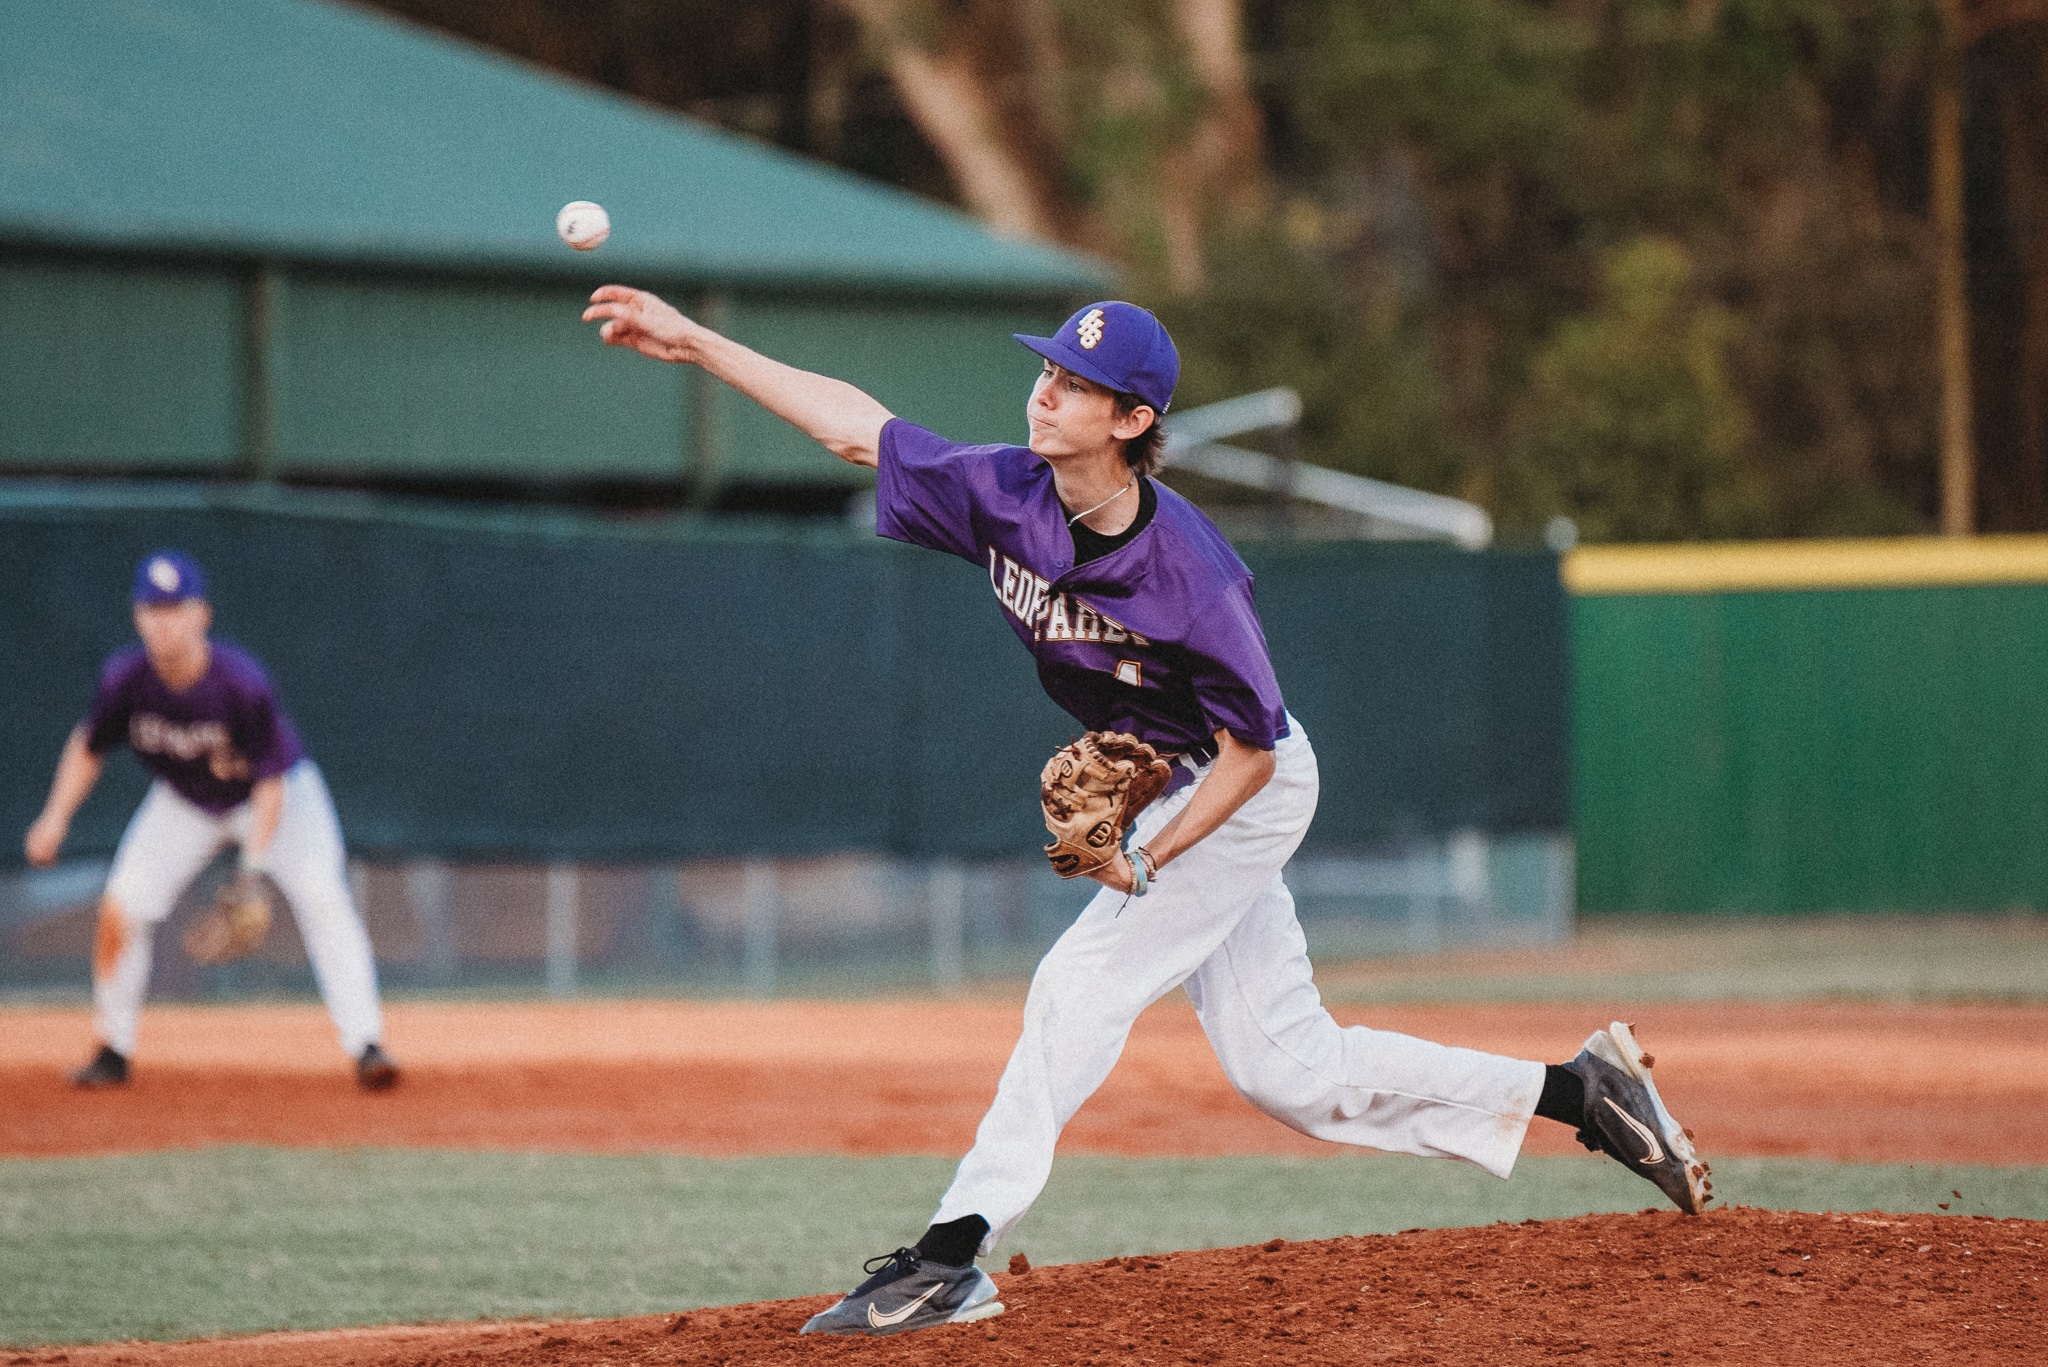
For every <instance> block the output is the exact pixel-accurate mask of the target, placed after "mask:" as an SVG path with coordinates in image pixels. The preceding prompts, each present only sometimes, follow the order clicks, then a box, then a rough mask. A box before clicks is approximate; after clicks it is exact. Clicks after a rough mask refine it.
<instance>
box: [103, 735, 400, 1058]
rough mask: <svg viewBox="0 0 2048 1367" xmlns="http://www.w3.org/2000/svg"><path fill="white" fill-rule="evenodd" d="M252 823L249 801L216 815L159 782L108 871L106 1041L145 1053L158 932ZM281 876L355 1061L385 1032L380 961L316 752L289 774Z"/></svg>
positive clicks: (274, 869)
mask: <svg viewBox="0 0 2048 1367" xmlns="http://www.w3.org/2000/svg"><path fill="white" fill-rule="evenodd" d="M249 821H250V812H249V804H248V803H246V802H245V803H243V804H242V805H241V806H239V807H236V808H234V809H233V810H232V811H228V812H224V813H222V814H220V815H218V816H216V815H215V814H214V813H212V812H209V811H207V810H206V809H205V808H203V807H199V806H195V805H194V804H193V803H191V802H189V801H187V800H186V799H185V798H183V797H181V796H179V794H178V792H177V790H175V789H174V788H172V787H171V786H170V785H169V784H167V783H164V782H162V781H161V780H159V781H157V782H155V783H152V784H151V785H150V786H149V795H148V796H147V797H145V798H143V800H142V805H141V806H140V807H137V808H136V809H135V815H134V816H133V817H131V818H130V819H129V821H128V829H127V830H126V831H125V832H123V833H122V836H121V844H120V848H119V849H117V850H116V851H115V853H114V866H113V869H112V870H111V871H110V872H109V873H108V875H107V891H106V901H107V902H109V903H111V904H112V906H111V908H108V907H106V906H102V908H101V912H100V914H101V916H102V918H104V917H106V916H107V915H108V913H109V910H111V911H112V912H113V913H114V915H115V916H116V917H117V918H118V924H117V926H116V927H115V928H114V929H113V930H111V931H110V930H109V928H107V927H105V926H103V927H102V929H101V940H100V946H101V952H100V953H99V954H97V955H96V956H95V958H94V962H93V982H92V1004H93V1028H94V1029H95V1031H97V1032H98V1035H99V1038H100V1042H101V1043H103V1044H107V1045H110V1046H112V1047H113V1048H114V1049H115V1050H117V1051H118V1052H120V1053H122V1054H125V1055H129V1056H131V1057H132V1056H133V1055H134V1053H135V1031H136V1021H137V1018H138V1017H139V1016H140V1015H141V1014H142V998H143V994H144V993H145V992H147V991H148V988H149V967H150V959H151V941H152V940H153V939H154V938H155V932H156V927H157V926H158V925H159V924H160V923H161V922H162V921H163V919H164V918H165V917H166V916H169V915H170V914H171V909H172V907H174V906H175V905H176V904H177V901H178V897H179V895H180V894H182V893H183V892H184V891H185V888H186V886H187V885H188V884H190V883H191V881H192V880H193V879H194V878H195V877H197V876H198V874H199V871H200V870H201V869H203V868H205V867H206V865H207V864H208V863H209V862H210V861H211V860H212V859H213V857H214V856H215V855H216V854H218V853H220V851H221V848H222V847H223V846H225V845H228V844H230V843H239V842H240V841H241V840H242V838H243V837H244V836H245V835H246V834H247V833H248V829H249ZM270 876H271V877H272V878H274V879H275V880H276V881H277V885H278V887H279V889H280V890H282V891H283V893H284V895H285V900H286V901H287V902H289V903H290V904H291V909H292V916H293V918H294V919H295V920H296V921H297V922H298V923H299V937H300V938H301V939H302V940H304V941H305V944H306V957H307V958H308V959H310V960H311V961H312V964H313V979H314V981H315V982H317V983H318V984H319V985H320V996H321V998H322V999H323V1000H325V1001H326V1003H327V1012H328V1014H329V1015H330V1016H332V1017H333V1018H334V1028H335V1030H336V1031H337V1032H338V1033H339V1034H340V1036H341V1047H342V1049H343V1050H344V1051H345V1052H346V1053H347V1054H348V1055H349V1057H351V1058H354V1057H356V1056H357V1055H359V1054H361V1053H362V1052H363V1048H364V1046H365V1045H369V1044H374V1043H377V1042H379V1041H380V1040H381V1039H382V1038H383V1034H384V1020H383V1013H382V1011H381V1009H380V1008H379V1006H378V1002H377V966H376V962H375V960H373V959H372V958H371V955H370V937H369V935H368V934H367V933H366V932H365V931H364V930H363V922H362V918H361V917H359V916H358V915H357V914H356V904H355V899H354V898H353V897H352V896H350V895H349V890H348V863H347V856H346V855H345V854H344V853H343V850H342V843H341V823H340V822H339V821H338V820H337V819H336V818H335V815H334V800H333V799H332V798H331V797H329V796H328V794H327V783H326V781H325V780H324V779H322V778H321V777H320V769H319V766H318V765H316V764H314V763H313V761H311V760H309V759H307V760H300V761H299V762H298V763H297V764H295V765H293V766H292V767H291V769H290V770H289V771H287V772H286V774H285V776H284V809H283V811H282V813H281V814H280V815H279V817H278V822H277V834H276V835H275V836H274V837H273V838H272V840H271V843H270ZM108 951H111V952H108Z"/></svg>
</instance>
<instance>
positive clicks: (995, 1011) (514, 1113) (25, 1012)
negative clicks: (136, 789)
mask: <svg viewBox="0 0 2048 1367" xmlns="http://www.w3.org/2000/svg"><path fill="white" fill-rule="evenodd" d="M1334 1012H1335V1014H1336V1015H1337V1017H1338V1018H1339V1019H1340V1020H1342V1021H1344V1022H1345V1023H1347V1024H1365V1025H1371V1026H1374V1027H1376V1028H1379V1029H1387V1030H1399V1031H1403V1032H1406V1033H1409V1034H1415V1035H1421V1036H1423V1037H1425V1038H1429V1039H1437V1040H1442V1041H1444V1042H1445V1043H1450V1044H1462V1045H1468V1046H1471V1047H1474V1048H1479V1049H1487V1050H1492V1051H1495V1052H1498V1053H1505V1054H1511V1055H1515V1056H1518V1057H1522V1058H1532V1059H1542V1060H1557V1059H1563V1058H1568V1057H1570V1056H1571V1054H1572V1053H1573V1052H1574V1051H1575V1050H1576V1049H1577V1048H1578V1046H1579V1044H1580V1042H1581V1041H1582V1040H1583V1039H1584V1038H1585V1036H1586V1035H1587V1033H1588V1032H1589V1031H1590V1030H1592V1029H1594V1028H1597V1027H1598V1026H1600V1025H1603V1024H1605V1023H1606V1020H1607V1019H1608V1015H1609V1013H1608V1012H1604V1011H1598V1010H1594V1009H1592V1008H1589V1007H1585V1006H1569V1005H1535V1006H1529V1005H1522V1006H1462V1007H1429V1006H1400V1007H1358V1006H1338V1007H1335V1008H1334ZM1614 1014H1618V1015H1621V1016H1622V1017H1623V1018H1624V1019H1630V1020H1634V1021H1636V1022H1637V1023H1638V1025H1639V1035H1640V1037H1641V1038H1642V1039H1643V1040H1644V1041H1645V1043H1646V1045H1647V1047H1648V1048H1649V1049H1650V1050H1651V1051H1652V1053H1653V1054H1654V1055H1655V1056H1656V1058H1657V1060H1658V1064H1657V1079H1658V1086H1659V1088H1660V1090H1661V1091H1662V1092H1663V1094H1664V1096H1665V1099H1666V1100H1667V1101H1668V1102H1669V1103H1670V1105H1671V1107H1672V1109H1673V1111H1674V1112H1675V1113H1676V1114H1677V1115H1679V1116H1680V1117H1681V1118H1682V1119H1683V1120H1684V1121H1685V1123H1686V1124H1687V1125H1688V1126H1689V1127H1691V1128H1692V1129H1693V1130H1694V1131H1695V1132H1696V1133H1697V1135H1698V1136H1699V1140H1700V1144H1701V1148H1702V1151H1703V1152H1704V1153H1705V1154H1706V1155H1707V1156H1708V1158H1709V1159H1710V1160H1711V1159H1712V1158H1714V1157H1718V1156H1735V1155H1747V1156H1801V1157H1811V1158H1824V1159H1832V1160H1837V1161H1846V1162H1954V1163H1980V1164H2006V1165H2048V1126H2044V1125H2042V1124H2041V1123H2040V1118H2041V1117H2042V1116H2043V1115H2048V1007H2042V1006H1918V1007H1894V1006H1884V1005H1873V1004H1868V1003H1853V1002H1844V1003H1813V1004H1803V1005H1768V1004H1756V1003H1741V1004H1718V1005H1717V1004H1703V1003H1684V1004H1668V1005H1658V1006H1643V1007H1641V1008H1637V1009H1629V1008H1617V1009H1616V1010H1615V1012H1614ZM1020 1015H1021V1005H1020V1003H1019V1002H1017V1001H1009V1002H995V1003H950V1002H935V1001H931V1000H921V1001H862V1002H822V1003H820V1002H813V1003H804V1002H786V1001H785V1002H755V1003H731V1002H720V1003H693V1002H649V1001H615V1002H599V1001H592V1002H579V1003H546V1004H536V1003H495V1002H493V1003H464V1002H413V1003H401V1004H399V1005H396V1006H394V1007H393V1008H391V1010H390V1012H389V1024H390V1029H389V1036H388V1038H389V1042H390V1044H391V1047H392V1050H393V1052H394V1053H396V1054H397V1056H398V1057H399V1059H400V1060H401V1062H403V1063H404V1064H405V1066H406V1069H407V1074H406V1079H405V1081H404V1083H403V1084H402V1085H401V1086H400V1087H399V1088H398V1090H397V1091H396V1092H394V1093H390V1094H388V1095H382V1096H366V1095H364V1094H362V1093H360V1092H358V1091H357V1090H356V1089H355V1088H354V1087H353V1086H351V1085H350V1084H349V1073H348V1068H347V1063H346V1061H345V1060H344V1059H343V1058H342V1057H341V1054H340V1051H339V1050H338V1049H337V1048H336V1047H335V1045H334V1042H333V1035H332V1031H331V1028H330V1027H329V1025H328V1024H327V1021H326V1018H325V1016H324V1014H323V1013H322V1012H321V1011H320V1009H319V1008H318V1007H316V1006H308V1005H269V1006H235V1007H201V1006H184V1005H166V1006H162V1007H155V1008H151V1009H150V1010H149V1011H148V1012H147V1013H145V1015H144V1018H143V1037H142V1047H141V1049H140V1050H139V1051H138V1058H137V1060H136V1071H135V1078H136V1080H135V1083H134V1085H133V1086H131V1087H129V1088H127V1089H124V1090H120V1091H114V1092H106V1093H80V1092H77V1091H74V1090H73V1089H71V1088H69V1087H67V1086H65V1085H64V1083H63V1073H64V1070H65V1069H66V1068H69V1067H75V1066H76V1065H77V1064H78V1063H80V1062H82V1061H83V1060H84V1059H85V1057H86V1056H87V1054H88V1053H89V1052H90V1041H91V1023H90V1020H89V1018H88V1016H87V1014H86V1013H85V1012H84V1011H81V1010H75V1009H64V1010H55V1009H14V1010H8V1011H4V1012H0V1029H4V1040H5V1042H4V1045H0V1155H7V1156H52V1157H54V1156H62V1155H73V1154H103V1153H136V1152H150V1151H158V1150H164V1149H183V1148H196V1147H200V1146H204V1145H208V1144H276V1145H284V1146H296V1147H307V1148H313V1147H330V1146H334V1147H345V1146H355V1145H369V1146H390V1147H445V1148H472V1149H517V1150H544V1151H552V1152H568V1153H649V1152H669V1153H689V1154H701V1155H712V1156H716V1155H750V1154H761V1155H771V1154H850V1155H871V1154H890V1153H918V1154H959V1153H962V1152H964V1151H965V1150H966V1148H967V1146H968V1145H969V1144H970V1143H971V1142H972V1139H973V1135H974V1127H975V1124H976V1122H977V1121H978V1120H979V1119H980V1116H981V1112H982V1110H983V1109H984V1108H985V1107H986V1106H987V1104H988V1100H989V1098H990V1097H991V1096H992V1095H993V1094H994V1091H995V1084H996V1079H997V1077H998V1075H999V1074H1000V1073H1001V1072H1002V1067H1003V1061H1004V1059H1005V1057H1006V1056H1007V1055H1008V1052H1009V1048H1010V1045H1011V1043H1012V1042H1013V1041H1014V1039H1015V1038H1016V1033H1017V1028H1018V1023H1019V1019H1020ZM906 1040H914V1041H915V1046H916V1058H917V1066H916V1067H914V1068H905V1067H904V1066H903V1059H904V1048H905V1041H906ZM1061 1148H1062V1151H1063V1152H1066V1153H1109V1154H1126V1155H1139V1156H1197V1157H1198V1156H1210V1155H1223V1154H1280V1155H1290V1154H1291V1155H1314V1154H1326V1153H1328V1152H1329V1151H1330V1150H1329V1148H1328V1146H1326V1145H1322V1144H1319V1143H1317V1142H1316V1141H1314V1140H1310V1139H1306V1138H1304V1137H1302V1136H1300V1135H1298V1134H1295V1133H1294V1132H1292V1131H1290V1130H1287V1129H1285V1128H1283V1127H1282V1126H1280V1125H1277V1124H1275V1123H1274V1122H1273V1121H1271V1120H1269V1119H1268V1118H1266V1117H1265V1116H1263V1115H1260V1114H1258V1113H1257V1112H1256V1111H1254V1110H1253V1109H1252V1108H1251V1107H1250V1106H1248V1105H1246V1104H1245V1102H1244V1101H1243V1100H1242V1099H1240V1098H1239V1097H1238V1096H1237V1094H1236V1093H1235V1092H1233V1091H1232V1090H1231V1088H1230V1084H1229V1083H1228V1082H1227V1081H1226V1080H1225V1078H1224V1076H1223V1074H1222V1071H1221V1069H1220V1068H1219V1067H1218V1066H1217V1064H1216V1060H1215V1057H1214V1055H1212V1054H1211V1053H1210V1051H1209V1048H1208V1044H1207V1041H1206V1040H1205V1039H1204V1038H1203V1037H1202V1033H1201V1028H1200V1026H1199V1025H1198V1023H1197V1022H1196V1020H1195V1017H1194V1013H1193V1012H1192V1011H1191V1010H1190V1009H1189V1008H1188V1007H1187V1005H1186V1003H1185V1002H1184V1001H1182V1000H1181V999H1180V998H1179V997H1177V996H1176V997H1173V998H1169V999H1168V1000H1167V1001H1164V1002H1162V1003H1160V1004H1159V1005H1158V1006H1155V1007H1154V1008H1153V1009H1152V1010H1150V1011H1148V1012H1147V1013H1146V1014H1145V1015H1144V1016H1143V1017H1142V1018H1141V1019H1140V1020H1139V1022H1138V1026H1137V1028H1136V1029H1135V1030H1134V1031H1133V1032H1132V1035H1131V1039H1130V1043H1129V1046H1128V1047H1127V1048H1126V1050H1125V1052H1124V1057H1123V1060H1122V1062H1121V1063H1119V1064H1118V1066H1117V1069H1116V1071H1115V1073H1113V1074H1112V1075H1111V1077H1110V1080H1109V1082H1108V1083H1107V1084H1106V1085H1105V1086H1104V1087H1103V1088H1102V1090H1101V1091H1100V1092H1098V1093H1097V1094H1096V1095H1095V1097H1094V1098H1092V1099H1091V1100H1090V1101H1089V1102H1088V1104H1087V1105H1086V1106H1085V1107H1083V1108H1082V1110H1081V1113H1080V1114H1079V1115H1078V1116H1077V1117H1076V1118H1075V1119H1074V1121H1073V1123H1072V1124H1071V1125H1070V1126H1069V1127H1068V1129H1067V1131H1066V1134H1065V1135H1064V1137H1063V1139H1062V1142H1061ZM1527 1151H1528V1152H1531V1153H1553V1154H1565V1153H1574V1154H1575V1153H1578V1152H1579V1149H1578V1146H1577V1145H1576V1144H1575V1143H1574V1142H1573V1140H1572V1138H1571V1135H1570V1133H1569V1132H1568V1131H1566V1130H1565V1129H1564V1127H1563V1126H1559V1125H1550V1124H1545V1123H1539V1124H1537V1125H1536V1126H1534V1127H1532V1128H1531V1130H1530V1132H1529V1143H1528V1146H1527Z"/></svg>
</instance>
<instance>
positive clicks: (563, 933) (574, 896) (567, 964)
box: [547, 864, 581, 997]
mask: <svg viewBox="0 0 2048 1367" xmlns="http://www.w3.org/2000/svg"><path fill="white" fill-rule="evenodd" d="M547 887H548V897H547V907H548V910H547V917H548V930H547V983H548V995H549V996H550V997H573V996H575V995H576V913H577V905H576V904H577V901H578V893H579V892H580V891H581V889H580V888H579V887H578V886H577V877H576V866H575V865H574V864H550V865H548V876H547Z"/></svg>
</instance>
